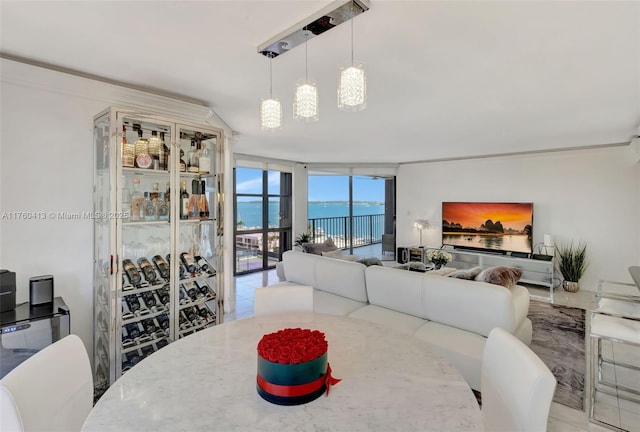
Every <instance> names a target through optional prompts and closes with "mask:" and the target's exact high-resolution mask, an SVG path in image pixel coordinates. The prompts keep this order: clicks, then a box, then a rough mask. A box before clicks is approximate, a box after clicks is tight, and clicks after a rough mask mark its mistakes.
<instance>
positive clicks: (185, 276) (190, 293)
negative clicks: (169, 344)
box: [176, 125, 222, 338]
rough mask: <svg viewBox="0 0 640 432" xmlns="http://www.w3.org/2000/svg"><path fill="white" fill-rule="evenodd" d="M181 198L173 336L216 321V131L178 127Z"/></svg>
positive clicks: (187, 333) (178, 335) (219, 277)
mask: <svg viewBox="0 0 640 432" xmlns="http://www.w3.org/2000/svg"><path fill="white" fill-rule="evenodd" d="M177 129H178V131H177V136H178V141H177V145H176V148H177V149H178V153H179V155H180V160H179V161H178V166H179V170H180V175H179V179H180V195H179V197H180V199H179V202H177V203H176V204H177V205H176V207H177V208H176V212H177V214H178V215H179V219H178V223H177V233H176V235H177V237H178V239H179V241H178V244H177V248H178V249H177V253H178V254H179V258H180V260H179V261H178V262H176V265H177V266H179V270H178V271H179V272H180V280H179V282H178V289H179V295H180V298H179V303H178V307H177V314H178V323H179V328H178V331H177V337H178V338H181V337H184V336H187V335H189V334H191V333H193V332H195V331H198V330H200V329H201V328H204V327H207V326H209V325H211V324H215V323H216V322H219V318H220V317H218V309H219V307H218V306H219V301H220V299H219V293H220V292H221V290H220V289H219V287H218V285H219V281H220V280H221V278H222V276H221V274H219V273H220V272H219V270H220V262H221V261H220V260H219V252H220V251H219V250H217V247H218V246H217V245H218V240H217V236H218V233H217V225H216V224H217V216H218V213H217V209H218V206H217V199H218V195H219V194H218V192H219V189H218V185H217V176H216V173H217V172H218V169H217V167H218V166H217V164H218V162H219V153H218V152H219V138H220V136H219V134H218V133H217V132H215V131H208V130H206V129H202V128H196V127H190V126H180V125H179V126H178V127H177Z"/></svg>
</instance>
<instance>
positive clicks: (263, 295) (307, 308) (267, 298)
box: [253, 285, 313, 316]
mask: <svg viewBox="0 0 640 432" xmlns="http://www.w3.org/2000/svg"><path fill="white" fill-rule="evenodd" d="M287 312H313V287H311V286H308V285H272V286H268V287H262V288H257V289H256V291H255V295H254V302H253V313H254V315H255V316H263V315H273V314H280V313H287Z"/></svg>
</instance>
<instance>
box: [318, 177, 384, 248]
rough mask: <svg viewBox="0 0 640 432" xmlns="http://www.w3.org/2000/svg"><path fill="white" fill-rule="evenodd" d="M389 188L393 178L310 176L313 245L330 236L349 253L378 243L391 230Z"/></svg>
mask: <svg viewBox="0 0 640 432" xmlns="http://www.w3.org/2000/svg"><path fill="white" fill-rule="evenodd" d="M389 188H391V191H393V178H390V179H385V178H383V177H373V176H345V175H314V174H310V175H309V181H308V191H309V196H308V219H309V222H308V227H309V232H310V233H311V234H312V235H313V237H314V238H315V241H316V242H317V241H323V240H324V239H326V238H327V237H331V238H333V240H334V242H335V243H336V246H338V247H339V248H343V249H348V250H350V251H353V249H354V248H358V247H361V246H368V245H372V244H379V243H381V242H382V235H383V234H393V230H394V224H393V220H394V215H395V211H394V207H395V206H389V205H388V204H389V202H388V201H389V196H390V195H389ZM392 197H393V194H391V201H392V202H393V199H392ZM386 222H388V223H386Z"/></svg>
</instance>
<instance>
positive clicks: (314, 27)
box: [258, 0, 369, 130]
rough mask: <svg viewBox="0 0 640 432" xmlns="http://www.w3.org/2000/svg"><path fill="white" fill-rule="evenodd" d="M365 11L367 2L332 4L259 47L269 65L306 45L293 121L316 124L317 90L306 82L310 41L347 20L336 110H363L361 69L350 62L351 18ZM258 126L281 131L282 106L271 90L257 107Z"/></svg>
mask: <svg viewBox="0 0 640 432" xmlns="http://www.w3.org/2000/svg"><path fill="white" fill-rule="evenodd" d="M368 10H369V0H335V1H333V2H332V3H331V4H329V5H328V6H326V7H325V8H323V9H321V10H320V11H318V12H316V13H315V14H313V15H311V16H310V17H308V18H306V19H305V20H302V21H300V22H299V23H298V24H296V25H294V26H292V27H290V28H289V29H287V30H285V31H283V32H282V33H280V34H279V35H277V36H275V37H273V38H271V39H270V40H268V41H267V42H265V43H263V44H261V45H260V46H258V53H259V54H262V55H264V56H266V57H268V58H269V61H270V62H271V61H272V59H273V58H275V57H277V56H279V55H282V54H284V53H286V52H288V51H290V50H291V49H293V48H295V47H296V46H298V45H301V44H303V43H304V44H305V79H304V80H302V81H299V82H298V83H297V85H296V91H295V98H294V103H293V117H294V118H295V119H297V120H302V121H315V120H318V118H319V113H318V111H319V105H318V88H317V86H316V84H315V82H313V81H310V80H309V73H308V67H309V65H308V56H307V54H308V53H307V49H308V42H309V39H312V38H313V37H315V36H318V35H321V34H322V33H324V32H326V31H328V30H331V29H332V28H334V27H337V26H338V25H340V24H342V23H345V22H347V21H349V20H351V65H350V66H349V67H346V68H342V70H341V73H340V84H339V87H338V108H340V109H342V110H346V111H359V110H362V109H364V108H365V107H366V100H367V89H366V76H365V72H364V69H363V68H362V65H355V64H354V60H353V18H354V17H356V16H358V15H360V14H361V13H364V12H366V11H368ZM270 68H271V65H270ZM269 76H270V80H271V69H269ZM277 119H280V120H277ZM260 124H261V128H262V129H263V130H278V129H280V128H281V127H282V105H281V104H280V101H279V100H278V99H276V98H273V96H272V94H271V88H270V89H269V99H263V100H262V103H261V105H260ZM276 125H277V126H276Z"/></svg>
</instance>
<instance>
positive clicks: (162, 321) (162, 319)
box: [158, 314, 169, 330]
mask: <svg viewBox="0 0 640 432" xmlns="http://www.w3.org/2000/svg"><path fill="white" fill-rule="evenodd" d="M158 325H159V326H160V328H161V329H163V330H167V329H168V328H169V317H167V316H166V315H165V314H162V315H159V316H158Z"/></svg>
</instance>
